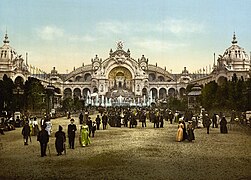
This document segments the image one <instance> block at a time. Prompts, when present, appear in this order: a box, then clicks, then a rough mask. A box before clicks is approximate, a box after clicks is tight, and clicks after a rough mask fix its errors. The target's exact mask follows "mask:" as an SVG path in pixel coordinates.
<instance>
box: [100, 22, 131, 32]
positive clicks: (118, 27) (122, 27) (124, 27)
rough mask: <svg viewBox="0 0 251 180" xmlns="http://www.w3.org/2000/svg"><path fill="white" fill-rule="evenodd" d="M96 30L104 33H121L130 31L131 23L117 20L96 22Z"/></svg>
mask: <svg viewBox="0 0 251 180" xmlns="http://www.w3.org/2000/svg"><path fill="white" fill-rule="evenodd" d="M96 26H97V30H98V31H99V32H101V33H105V34H111V33H112V34H122V33H126V32H129V31H132V24H131V23H128V22H125V23H122V22H119V21H104V22H99V23H97V25H96Z"/></svg>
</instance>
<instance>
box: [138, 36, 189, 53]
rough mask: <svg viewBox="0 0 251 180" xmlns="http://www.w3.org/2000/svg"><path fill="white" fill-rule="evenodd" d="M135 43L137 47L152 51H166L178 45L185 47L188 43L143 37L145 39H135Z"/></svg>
mask: <svg viewBox="0 0 251 180" xmlns="http://www.w3.org/2000/svg"><path fill="white" fill-rule="evenodd" d="M134 42H135V43H134V44H135V45H136V46H138V47H139V48H143V49H146V50H154V51H166V50H172V49H175V48H179V47H186V46H188V44H185V43H175V42H171V41H163V40H158V39H145V40H139V39H138V40H135V41H134Z"/></svg>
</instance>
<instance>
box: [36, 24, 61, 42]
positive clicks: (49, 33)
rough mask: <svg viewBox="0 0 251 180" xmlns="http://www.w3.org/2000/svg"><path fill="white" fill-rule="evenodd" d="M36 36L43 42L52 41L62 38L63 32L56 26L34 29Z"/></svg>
mask: <svg viewBox="0 0 251 180" xmlns="http://www.w3.org/2000/svg"><path fill="white" fill-rule="evenodd" d="M36 31H37V34H38V36H39V37H40V38H41V39H43V40H54V39H56V38H61V37H63V36H64V30H63V29H60V28H58V27H56V26H44V27H42V28H39V29H36Z"/></svg>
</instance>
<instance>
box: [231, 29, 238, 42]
mask: <svg viewBox="0 0 251 180" xmlns="http://www.w3.org/2000/svg"><path fill="white" fill-rule="evenodd" d="M237 42H238V41H237V40H236V36H235V32H234V35H233V41H232V44H237Z"/></svg>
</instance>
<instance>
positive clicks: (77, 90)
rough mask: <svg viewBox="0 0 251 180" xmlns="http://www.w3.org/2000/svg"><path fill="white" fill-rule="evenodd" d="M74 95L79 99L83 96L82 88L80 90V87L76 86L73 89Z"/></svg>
mask: <svg viewBox="0 0 251 180" xmlns="http://www.w3.org/2000/svg"><path fill="white" fill-rule="evenodd" d="M73 97H74V98H78V99H80V98H81V90H80V89H79V88H75V89H74V90H73Z"/></svg>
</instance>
